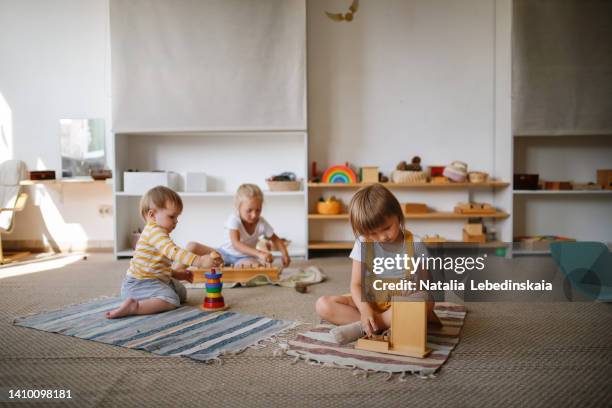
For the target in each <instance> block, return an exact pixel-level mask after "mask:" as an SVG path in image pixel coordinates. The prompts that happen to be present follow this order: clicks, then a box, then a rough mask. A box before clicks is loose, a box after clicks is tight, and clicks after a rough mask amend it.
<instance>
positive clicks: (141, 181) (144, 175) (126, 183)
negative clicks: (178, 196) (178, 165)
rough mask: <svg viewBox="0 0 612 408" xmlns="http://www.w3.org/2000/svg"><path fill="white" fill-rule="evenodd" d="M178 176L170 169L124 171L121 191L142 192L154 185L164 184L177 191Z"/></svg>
mask: <svg viewBox="0 0 612 408" xmlns="http://www.w3.org/2000/svg"><path fill="white" fill-rule="evenodd" d="M179 185H180V176H179V174H178V173H174V172H171V171H125V172H123V191H125V192H126V193H130V194H144V193H146V192H147V191H148V190H150V189H151V188H153V187H156V186H166V187H169V188H171V189H173V190H174V191H177V190H178V188H179Z"/></svg>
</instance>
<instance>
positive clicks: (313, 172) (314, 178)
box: [308, 160, 319, 183]
mask: <svg viewBox="0 0 612 408" xmlns="http://www.w3.org/2000/svg"><path fill="white" fill-rule="evenodd" d="M308 181H310V182H312V183H318V182H319V175H318V173H317V162H316V161H314V160H313V161H312V163H311V164H310V178H309V179H308Z"/></svg>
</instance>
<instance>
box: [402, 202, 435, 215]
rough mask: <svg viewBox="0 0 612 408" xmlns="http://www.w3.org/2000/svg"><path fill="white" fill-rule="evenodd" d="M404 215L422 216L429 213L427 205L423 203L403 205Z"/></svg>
mask: <svg viewBox="0 0 612 408" xmlns="http://www.w3.org/2000/svg"><path fill="white" fill-rule="evenodd" d="M403 207H404V213H407V214H424V213H428V212H429V208H428V207H427V204H423V203H404V205H403Z"/></svg>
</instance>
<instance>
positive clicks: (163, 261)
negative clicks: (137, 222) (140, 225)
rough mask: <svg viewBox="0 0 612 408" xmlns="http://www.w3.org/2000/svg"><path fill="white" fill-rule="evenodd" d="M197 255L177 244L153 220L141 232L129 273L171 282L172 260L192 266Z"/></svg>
mask: <svg viewBox="0 0 612 408" xmlns="http://www.w3.org/2000/svg"><path fill="white" fill-rule="evenodd" d="M196 257H197V255H195V254H192V253H191V252H189V251H186V250H184V249H182V248H180V247H178V246H176V245H175V244H174V242H172V239H171V238H170V235H168V232H167V231H166V230H165V229H164V228H162V227H160V226H159V225H158V224H156V223H154V222H151V223H148V224H147V225H146V227H145V228H144V230H143V231H142V234H140V239H139V240H138V243H137V244H136V250H135V251H134V257H133V258H132V260H131V261H130V268H129V269H128V271H127V274H128V275H131V276H133V277H135V278H137V279H161V280H162V281H164V282H169V281H170V278H171V277H172V268H171V266H172V262H176V263H180V264H182V265H187V266H191V264H193V262H194V260H195V259H196Z"/></svg>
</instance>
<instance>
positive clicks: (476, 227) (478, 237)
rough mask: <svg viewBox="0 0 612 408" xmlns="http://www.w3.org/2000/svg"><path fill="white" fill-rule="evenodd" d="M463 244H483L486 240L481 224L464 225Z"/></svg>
mask: <svg viewBox="0 0 612 408" xmlns="http://www.w3.org/2000/svg"><path fill="white" fill-rule="evenodd" d="M463 242H473V243H478V244H484V243H485V242H487V238H486V236H485V234H484V227H483V225H482V224H465V225H464V226H463Z"/></svg>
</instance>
